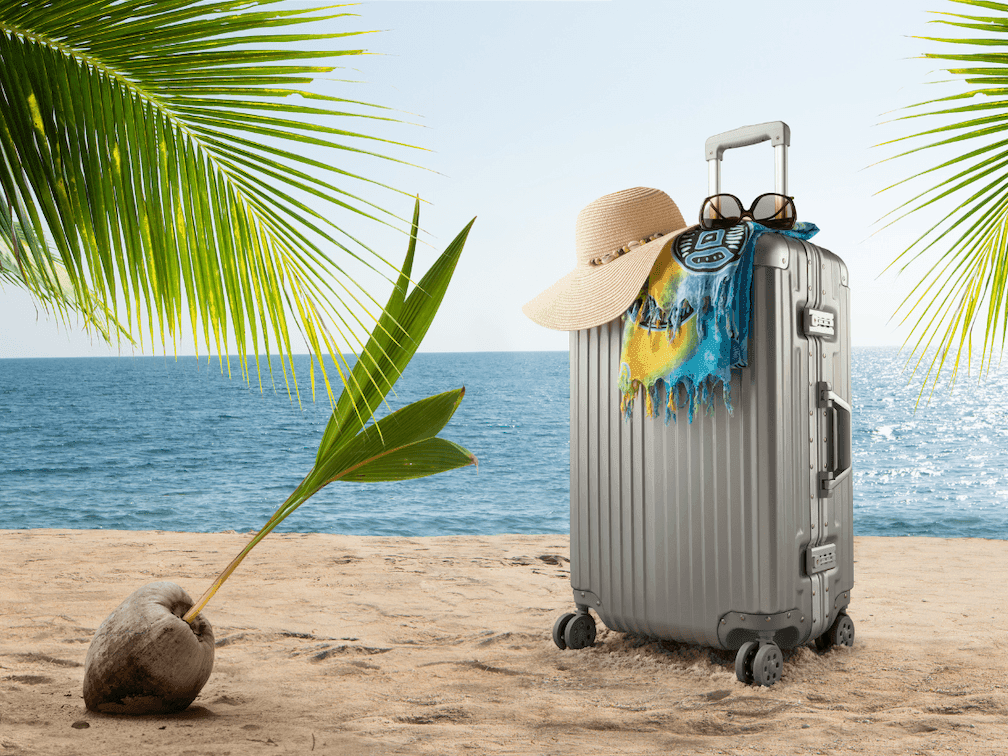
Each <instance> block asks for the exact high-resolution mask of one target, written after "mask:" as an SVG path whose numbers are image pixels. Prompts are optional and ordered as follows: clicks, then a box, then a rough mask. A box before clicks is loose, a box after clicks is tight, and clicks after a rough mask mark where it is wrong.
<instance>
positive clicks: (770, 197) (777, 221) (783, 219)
mask: <svg viewBox="0 0 1008 756" xmlns="http://www.w3.org/2000/svg"><path fill="white" fill-rule="evenodd" d="M752 214H753V220H755V221H756V222H758V223H762V224H763V225H764V226H766V227H767V228H791V227H793V226H794V222H795V206H794V202H793V201H792V200H791V199H789V198H788V197H785V196H784V195H782V194H764V195H761V196H760V197H758V198H757V199H756V202H755V203H754V205H753V213H752Z"/></svg>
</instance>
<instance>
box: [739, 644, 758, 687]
mask: <svg viewBox="0 0 1008 756" xmlns="http://www.w3.org/2000/svg"><path fill="white" fill-rule="evenodd" d="M758 650H759V643H757V642H756V641H749V642H748V643H743V644H742V645H741V646H740V647H739V650H738V653H737V654H735V676H736V677H737V678H738V679H739V682H742V683H745V684H746V685H752V682H753V659H755V658H756V652H757V651H758Z"/></svg>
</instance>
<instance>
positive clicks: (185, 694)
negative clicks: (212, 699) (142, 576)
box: [84, 582, 214, 714]
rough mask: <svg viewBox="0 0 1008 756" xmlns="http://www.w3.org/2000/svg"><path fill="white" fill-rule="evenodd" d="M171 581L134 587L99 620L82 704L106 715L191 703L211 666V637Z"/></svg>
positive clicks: (156, 710) (207, 625)
mask: <svg viewBox="0 0 1008 756" xmlns="http://www.w3.org/2000/svg"><path fill="white" fill-rule="evenodd" d="M192 605H193V600H192V599H191V598H190V597H189V594H188V593H186V592H185V591H184V590H183V589H182V588H180V587H179V586H177V585H175V584H174V583H169V582H158V583H149V584H147V585H145V586H143V587H142V588H139V589H137V590H136V591H134V592H133V593H132V594H130V595H129V597H128V598H127V599H126V600H125V601H123V602H122V603H121V604H120V605H119V606H118V607H116V609H115V611H114V612H112V614H110V615H109V616H108V617H106V619H105V621H104V622H102V624H101V626H100V627H99V628H98V632H96V633H95V637H94V639H93V640H92V641H91V647H90V648H89V649H88V653H87V658H86V659H85V662H84V704H85V705H86V706H87V708H88V709H90V710H91V711H97V712H102V713H105V714H164V713H168V712H174V711H181V710H183V709H185V708H186V707H187V706H188V705H189V704H191V703H192V702H193V699H195V698H196V696H197V695H199V692H200V690H201V689H202V688H203V685H204V684H206V681H207V679H208V678H209V677H210V672H211V670H212V669H213V660H214V637H213V629H212V628H211V627H210V623H209V622H208V621H207V620H206V619H205V618H204V617H203V615H202V614H200V615H197V617H196V619H195V620H194V621H193V623H192V624H191V625H190V624H188V623H186V622H184V621H183V620H182V616H183V615H184V614H185V613H186V612H187V611H188V610H189V608H190V607H191V606H192Z"/></svg>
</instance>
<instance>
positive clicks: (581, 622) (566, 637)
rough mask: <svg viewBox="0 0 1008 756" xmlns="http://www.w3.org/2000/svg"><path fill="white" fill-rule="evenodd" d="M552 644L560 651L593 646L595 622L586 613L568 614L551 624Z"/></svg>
mask: <svg viewBox="0 0 1008 756" xmlns="http://www.w3.org/2000/svg"><path fill="white" fill-rule="evenodd" d="M553 642H554V643H556V645H557V648H559V649H560V650H561V651H563V650H564V649H567V648H571V649H574V650H577V649H579V648H587V647H588V646H592V645H594V644H595V620H594V619H593V618H592V616H591V615H590V614H588V613H587V612H585V613H583V614H582V613H581V612H578V613H577V614H573V613H571V612H568V613H567V614H565V615H563V616H562V617H560V618H559V619H558V620H557V621H556V622H554V623H553Z"/></svg>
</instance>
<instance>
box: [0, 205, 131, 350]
mask: <svg viewBox="0 0 1008 756" xmlns="http://www.w3.org/2000/svg"><path fill="white" fill-rule="evenodd" d="M2 205H3V202H2V201H0V210H2ZM45 252H46V254H45V255H43V256H42V258H41V259H42V261H43V265H42V266H41V267H39V266H38V265H37V264H36V262H35V260H36V258H35V257H34V256H32V255H30V253H29V250H28V249H27V238H26V236H25V233H24V231H23V230H22V229H21V227H20V225H19V224H18V223H16V222H14V223H11V222H10V217H9V215H8V216H7V217H4V218H0V288H2V287H3V284H4V283H5V282H6V283H9V284H14V285H15V286H20V287H22V288H24V289H27V290H28V291H29V292H31V293H32V295H33V296H34V297H35V299H36V300H37V301H38V302H39V303H40V304H41V305H42V307H43V308H44V309H46V310H48V311H54V312H55V314H56V315H57V316H59V317H60V318H61V320H62V321H63V323H64V325H66V326H67V327H69V326H70V325H71V324H70V322H69V318H68V317H67V316H68V315H69V313H70V312H76V313H77V314H78V315H79V316H80V320H81V323H82V324H83V326H84V328H85V329H88V330H90V329H92V328H93V329H94V330H95V331H97V332H98V334H99V335H100V336H101V337H102V338H103V339H105V340H106V341H111V340H112V339H117V340H124V341H127V342H129V343H130V344H132V343H133V338H132V337H131V336H130V334H129V331H128V330H127V329H126V328H124V327H123V325H122V324H121V323H120V322H119V321H118V320H116V319H115V316H114V315H113V314H112V312H111V310H109V309H108V308H106V307H104V306H102V305H101V304H100V303H98V305H97V309H96V310H91V311H89V310H86V309H82V308H81V307H80V306H79V305H78V302H77V298H76V295H75V294H74V290H73V286H72V285H71V283H70V276H69V274H68V273H67V271H66V268H64V267H63V263H62V262H61V261H60V260H59V259H57V258H56V257H55V255H54V254H53V253H52V251H51V250H48V249H47V250H45ZM92 301H96V300H95V299H94V298H93V296H92Z"/></svg>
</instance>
